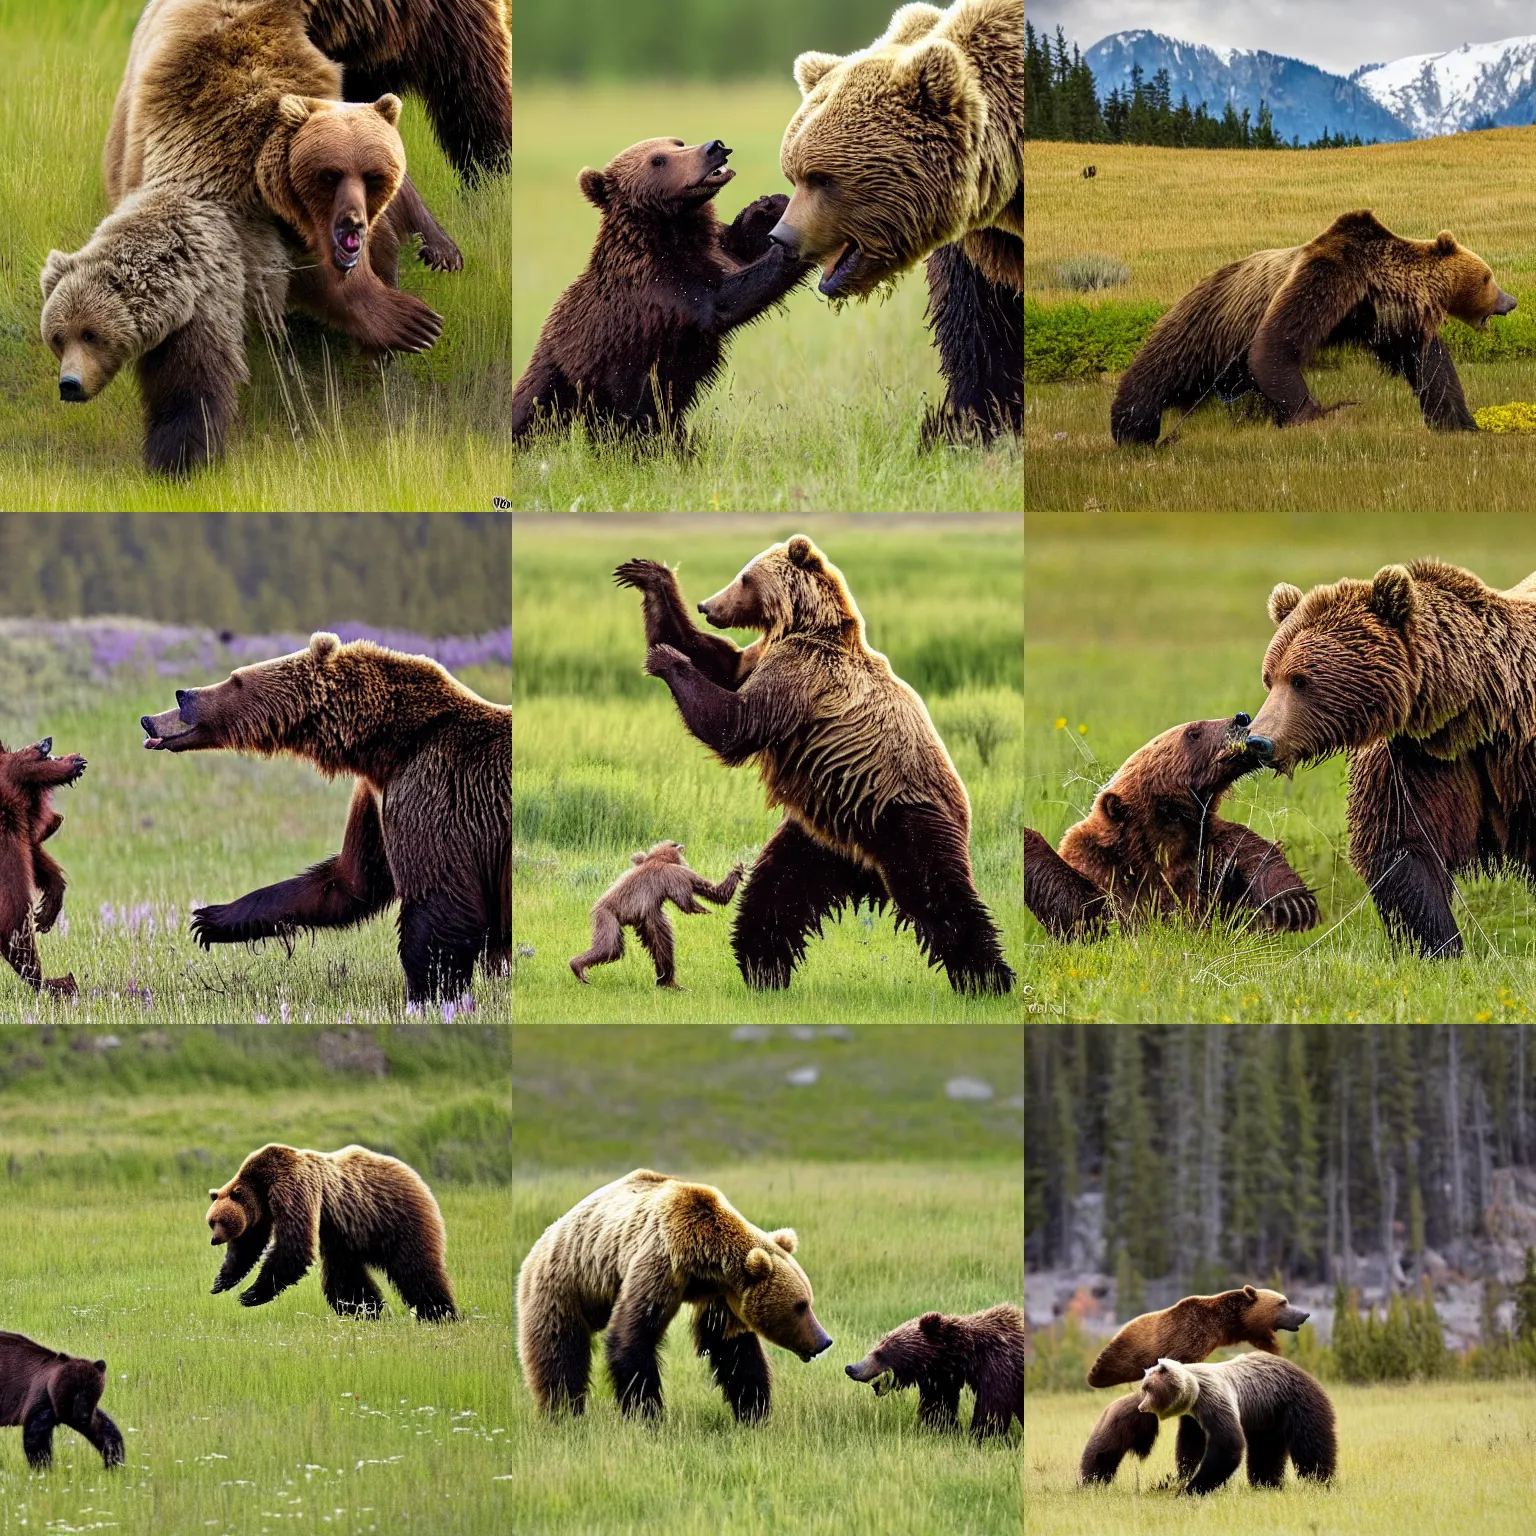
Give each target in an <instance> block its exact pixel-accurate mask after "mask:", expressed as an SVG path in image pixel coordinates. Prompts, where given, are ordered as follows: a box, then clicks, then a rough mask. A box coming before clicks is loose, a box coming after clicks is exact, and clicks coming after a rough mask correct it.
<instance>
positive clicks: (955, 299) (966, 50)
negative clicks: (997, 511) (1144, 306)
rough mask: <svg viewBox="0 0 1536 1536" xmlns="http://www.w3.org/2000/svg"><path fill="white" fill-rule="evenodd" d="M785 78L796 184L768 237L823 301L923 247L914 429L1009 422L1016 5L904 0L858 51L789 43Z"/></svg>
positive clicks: (880, 277)
mask: <svg viewBox="0 0 1536 1536" xmlns="http://www.w3.org/2000/svg"><path fill="white" fill-rule="evenodd" d="M795 83H796V84H797V85H798V86H799V87H800V94H801V96H802V97H803V98H804V99H803V100H802V102H801V104H800V109H799V111H797V112H796V113H795V115H794V117H793V118H792V119H791V120H790V123H789V126H788V127H787V128H786V129H785V130H784V142H783V144H782V146H781V148H780V151H779V163H780V165H781V166H782V168H783V171H784V174H785V176H787V177H788V178H789V180H790V181H792V182H793V183H794V184H795V192H794V196H793V197H792V198H791V199H790V201H789V206H788V207H787V208H786V209H785V210H784V217H783V218H782V219H781V220H780V221H779V223H778V225H777V226H776V227H775V229H774V231H773V238H774V239H775V240H777V241H780V242H781V243H782V244H783V245H784V246H785V247H786V248H787V249H789V250H790V251H792V252H793V253H794V254H795V255H796V256H797V257H798V258H800V259H801V260H808V261H818V262H821V263H822V265H823V267H824V275H823V277H822V279H821V284H820V286H821V291H822V292H823V293H824V294H826V295H827V296H828V297H829V298H832V299H833V300H840V299H847V298H865V297H867V296H868V295H869V294H871V293H873V292H875V291H877V290H878V289H879V288H881V287H882V285H884V284H887V283H889V282H890V281H891V280H892V279H893V278H895V277H896V276H897V275H898V274H900V273H901V272H904V271H905V270H906V269H907V268H908V267H910V266H912V265H913V264H914V263H915V262H917V261H919V260H920V259H921V258H922V257H924V256H927V257H928V317H929V324H930V325H931V326H932V328H933V333H934V337H935V340H936V341H937V342H938V347H939V362H940V366H941V368H942V370H943V373H944V381H945V384H946V386H947V396H946V399H945V401H944V405H943V406H942V408H940V409H939V410H938V411H934V412H930V413H929V416H928V419H927V420H926V421H925V422H924V424H923V439H924V441H925V442H927V441H931V440H932V439H934V438H935V437H937V436H946V437H956V438H962V437H968V436H980V437H981V438H984V439H985V438H991V437H993V436H994V435H995V434H996V433H998V432H999V431H1005V430H1007V431H1013V432H1021V431H1022V430H1023V427H1024V152H1023V140H1024V7H1023V6H1022V5H1020V4H1019V0H955V4H953V5H951V6H950V7H949V9H948V10H947V11H941V10H939V9H938V8H937V7H935V6H932V5H923V4H914V5H904V6H902V7H901V8H900V9H899V10H898V11H897V12H896V13H895V15H893V16H892V17H891V24H890V26H889V27H888V28H887V29H886V32H885V35H884V36H883V37H880V38H877V39H876V40H875V41H874V42H873V43H871V44H870V46H869V47H868V48H866V49H864V50H863V51H862V52H859V53H853V54H849V55H848V57H847V58H838V57H837V56H836V55H835V54H830V53H802V54H801V55H800V57H799V58H797V59H796V60H795ZM930 253H931V254H930Z"/></svg>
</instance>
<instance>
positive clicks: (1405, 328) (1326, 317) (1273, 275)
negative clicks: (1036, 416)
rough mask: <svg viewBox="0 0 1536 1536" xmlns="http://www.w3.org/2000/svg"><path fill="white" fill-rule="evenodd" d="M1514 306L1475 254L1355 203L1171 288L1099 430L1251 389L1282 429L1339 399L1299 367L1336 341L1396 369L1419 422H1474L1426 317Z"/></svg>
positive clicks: (1152, 425)
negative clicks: (1305, 235) (1282, 242)
mask: <svg viewBox="0 0 1536 1536" xmlns="http://www.w3.org/2000/svg"><path fill="white" fill-rule="evenodd" d="M1514 307H1515V300H1514V299H1513V298H1512V297H1511V296H1510V295H1509V294H1507V293H1505V292H1504V291H1503V290H1502V289H1501V288H1500V287H1499V285H1498V284H1497V283H1496V282H1495V281H1494V280H1493V272H1492V270H1491V269H1490V268H1489V266H1488V264H1487V262H1485V261H1484V260H1483V259H1482V258H1481V257H1480V256H1477V255H1475V254H1473V252H1471V251H1469V250H1466V249H1464V248H1463V247H1462V246H1460V245H1458V244H1457V243H1456V240H1455V238H1454V237H1453V236H1452V235H1450V234H1448V233H1446V232H1445V231H1442V232H1441V233H1440V234H1438V235H1436V236H1435V238H1434V239H1433V240H1405V239H1403V238H1402V237H1401V236H1399V235H1394V234H1393V233H1392V231H1391V230H1390V229H1388V228H1387V227H1386V226H1385V225H1384V224H1382V223H1381V222H1380V221H1379V220H1378V219H1377V218H1376V216H1375V215H1374V214H1373V213H1371V211H1370V210H1369V209H1366V208H1362V209H1360V210H1359V211H1357V212H1355V213H1345V214H1340V216H1339V217H1338V218H1336V219H1335V220H1334V221H1333V223H1332V224H1330V225H1329V226H1328V228H1327V229H1325V230H1324V231H1323V232H1322V234H1320V235H1319V236H1318V237H1317V238H1316V239H1315V240H1310V241H1308V242H1307V244H1305V245H1298V246H1293V247H1291V248H1289V249H1287V250H1275V251H1257V252H1255V253H1254V254H1253V255H1252V256H1247V257H1245V258H1244V259H1243V260H1242V261H1235V262H1233V263H1231V264H1230V265H1229V266H1225V267H1222V268H1221V269H1220V270H1219V271H1216V272H1213V273H1212V274H1211V275H1210V276H1209V277H1207V278H1204V279H1202V280H1201V281H1200V282H1199V283H1197V284H1196V285H1195V287H1194V288H1192V289H1191V290H1190V291H1189V292H1188V293H1187V294H1185V296H1184V297H1183V298H1182V299H1180V300H1179V302H1178V303H1177V304H1175V305H1174V306H1173V308H1172V309H1170V310H1169V311H1168V313H1167V314H1166V315H1164V316H1163V317H1162V319H1161V320H1159V321H1158V322H1157V324H1156V325H1155V326H1153V327H1152V333H1151V335H1149V336H1148V337H1147V339H1146V341H1145V342H1143V343H1142V346H1141V350H1140V351H1139V352H1137V354H1136V356H1135V357H1134V358H1133V359H1132V360H1131V366H1130V367H1129V368H1127V369H1126V371H1125V372H1124V373H1123V374H1122V375H1121V377H1120V384H1119V387H1118V388H1117V389H1116V390H1115V398H1114V402H1113V403H1112V405H1111V406H1110V412H1109V424H1110V432H1111V434H1112V435H1113V437H1114V439H1115V441H1116V442H1117V443H1122V444H1123V443H1155V442H1156V441H1157V439H1158V434H1159V433H1160V432H1161V431H1162V420H1163V412H1164V411H1165V410H1168V409H1169V408H1170V407H1172V408H1174V409H1177V410H1181V411H1190V410H1193V409H1194V407H1195V406H1196V405H1198V404H1199V403H1200V402H1201V401H1202V400H1204V399H1205V398H1206V397H1207V396H1209V395H1213V394H1214V395H1218V396H1220V398H1222V399H1223V400H1235V399H1237V398H1239V397H1240V396H1242V395H1246V394H1249V393H1252V392H1255V391H1256V392H1257V393H1258V395H1259V398H1260V399H1261V400H1262V402H1263V404H1264V407H1265V409H1266V410H1267V411H1268V412H1269V414H1270V415H1271V416H1272V417H1273V418H1274V420H1275V421H1276V422H1277V423H1278V424H1279V425H1280V426H1282V427H1286V426H1293V425H1295V424H1296V423H1298V422H1304V421H1316V420H1318V418H1320V417H1322V416H1326V415H1327V414H1328V413H1329V412H1330V411H1335V410H1338V409H1339V406H1338V405H1333V406H1322V405H1319V404H1318V402H1317V400H1316V399H1314V398H1313V395H1312V392H1311V390H1310V389H1308V387H1307V381H1306V378H1305V377H1304V376H1303V373H1302V370H1303V369H1304V368H1306V367H1308V366H1309V365H1310V364H1311V362H1312V360H1313V358H1315V357H1316V356H1317V353H1318V351H1319V350H1320V349H1321V348H1323V347H1325V346H1343V345H1350V346H1360V347H1364V348H1366V349H1367V350H1368V351H1370V352H1372V353H1373V354H1374V355H1375V357H1376V360H1377V361H1378V362H1379V363H1380V364H1381V365H1382V367H1383V368H1385V369H1386V370H1387V371H1388V372H1389V373H1393V374H1396V375H1398V376H1399V377H1400V378H1403V379H1405V380H1406V381H1407V383H1408V387H1409V388H1410V389H1412V390H1413V392H1414V394H1415V395H1416V396H1417V397H1418V401H1419V406H1420V409H1421V410H1422V412H1423V415H1424V420H1425V422H1426V423H1427V424H1428V425H1429V426H1431V427H1435V428H1439V429H1442V430H1447V431H1465V432H1475V431H1476V430H1477V423H1476V422H1475V421H1473V419H1472V414H1471V412H1470V411H1468V409H1467V402H1466V399H1465V397H1464V396H1463V395H1462V392H1461V380H1460V379H1459V378H1458V377H1457V374H1456V365H1455V363H1453V362H1452V361H1451V354H1450V352H1449V351H1448V350H1447V348H1446V345H1445V343H1444V342H1443V341H1442V340H1441V339H1440V327H1441V326H1442V325H1444V324H1445V321H1446V318H1447V316H1454V317H1455V318H1456V319H1458V320H1464V321H1466V323H1467V324H1468V325H1474V326H1478V327H1482V326H1483V325H1485V324H1486V323H1487V321H1488V317H1489V316H1490V315H1507V314H1508V313H1509V312H1510V311H1511V310H1512V309H1513V308H1514ZM1341 403H1342V404H1349V403H1350V402H1348V401H1344V402H1341Z"/></svg>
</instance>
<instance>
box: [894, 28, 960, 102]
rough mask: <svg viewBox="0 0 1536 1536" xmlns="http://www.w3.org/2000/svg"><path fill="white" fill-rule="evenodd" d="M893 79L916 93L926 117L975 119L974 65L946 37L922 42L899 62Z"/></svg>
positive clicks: (897, 83) (898, 86)
mask: <svg viewBox="0 0 1536 1536" xmlns="http://www.w3.org/2000/svg"><path fill="white" fill-rule="evenodd" d="M893 80H894V83H895V85H896V87H897V89H898V90H900V91H902V92H904V93H907V94H910V95H912V96H915V98H916V105H917V110H918V111H919V112H920V113H922V115H923V116H924V117H931V118H938V119H946V118H950V119H963V120H965V121H966V122H973V121H974V119H975V115H976V103H975V100H974V98H973V88H972V84H971V68H970V65H969V64H967V63H966V61H965V58H964V56H963V55H962V54H961V52H960V50H959V49H958V48H956V47H955V45H954V44H953V43H947V42H945V41H944V40H943V39H942V38H939V39H935V40H933V41H931V42H926V43H919V44H918V45H917V46H916V47H915V48H914V49H913V50H912V51H911V53H909V54H908V55H907V56H906V57H905V58H904V59H902V60H901V61H900V63H898V64H897V66H896V69H895V71H894V74H893Z"/></svg>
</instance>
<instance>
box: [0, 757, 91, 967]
mask: <svg viewBox="0 0 1536 1536" xmlns="http://www.w3.org/2000/svg"><path fill="white" fill-rule="evenodd" d="M52 752H53V737H51V736H45V737H44V738H43V739H42V740H41V741H39V742H34V743H33V744H32V745H31V746H29V747H22V748H20V749H19V750H17V751H15V752H7V751H6V750H5V743H4V742H0V946H3V947H4V950H5V959H6V962H7V963H8V964H9V965H10V967H11V969H12V970H14V971H15V972H16V974H17V975H18V976H20V977H21V979H22V980H23V981H24V982H26V984H27V985H28V986H29V987H31V988H32V990H33V991H34V992H35V991H38V990H40V989H41V990H43V991H46V992H53V993H58V994H59V995H61V996H64V997H73V996H75V994H76V990H77V989H76V986H75V978H74V976H73V974H70V975H67V976H50V977H46V978H45V977H44V976H43V968H42V965H41V963H40V962H39V960H38V958H37V942H36V935H37V934H39V933H47V932H48V930H49V929H50V928H52V927H53V925H54V923H55V922H56V921H57V919H58V916H59V913H60V912H62V911H63V910H64V885H65V881H64V871H63V870H62V869H60V868H59V865H58V863H57V861H56V860H55V859H53V858H52V857H51V856H50V855H49V853H48V852H47V850H46V849H45V848H44V847H43V844H44V843H45V842H47V840H48V839H49V838H50V837H52V836H53V834H54V833H55V832H57V831H58V830H59V828H60V827H62V826H63V825H64V818H63V817H62V816H61V815H60V814H59V813H58V812H57V811H56V810H54V808H53V802H52V794H53V791H54V790H55V789H59V788H62V787H63V786H65V785H68V784H73V783H75V781H76V780H77V779H79V777H80V775H81V774H82V773H84V772H85V769H86V762H85V759H84V758H83V757H81V756H80V755H79V753H72V754H71V755H70V756H68V757H54V756H52V755H51V754H52ZM34 901H35V902H36V909H35V910H34V906H33V903H34Z"/></svg>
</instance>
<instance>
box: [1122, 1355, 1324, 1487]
mask: <svg viewBox="0 0 1536 1536" xmlns="http://www.w3.org/2000/svg"><path fill="white" fill-rule="evenodd" d="M1127 1401H1129V1399H1127ZM1137 1402H1138V1405H1139V1407H1140V1409H1141V1412H1142V1413H1144V1414H1155V1415H1156V1416H1157V1418H1159V1419H1171V1418H1177V1419H1178V1420H1179V1438H1178V1441H1177V1443H1176V1444H1175V1447H1174V1461H1175V1464H1176V1465H1177V1467H1178V1472H1179V1479H1180V1481H1181V1482H1182V1484H1183V1487H1182V1489H1181V1492H1183V1493H1190V1494H1199V1493H1210V1492H1211V1491H1212V1490H1213V1489H1216V1488H1220V1487H1221V1485H1222V1484H1223V1483H1224V1482H1226V1480H1227V1479H1228V1478H1229V1477H1231V1476H1232V1474H1233V1473H1234V1472H1235V1471H1237V1469H1238V1467H1239V1466H1240V1465H1241V1463H1242V1460H1243V1452H1244V1451H1245V1450H1246V1451H1247V1453H1248V1481H1249V1482H1250V1483H1251V1484H1252V1485H1253V1486H1254V1487H1255V1488H1278V1487H1279V1486H1280V1485H1281V1483H1283V1482H1284V1481H1285V1463H1286V1458H1287V1457H1289V1458H1290V1461H1291V1464H1292V1465H1293V1466H1294V1467H1295V1468H1296V1475H1297V1476H1298V1477H1305V1478H1307V1479H1308V1480H1310V1481H1312V1482H1319V1483H1326V1482H1327V1481H1328V1480H1329V1479H1330V1478H1331V1477H1332V1476H1333V1469H1334V1467H1335V1465H1336V1464H1337V1462H1338V1438H1337V1435H1336V1433H1335V1430H1334V1420H1333V1404H1332V1403H1331V1402H1329V1400H1328V1394H1327V1393H1326V1392H1324V1391H1323V1389H1322V1388H1321V1387H1320V1386H1318V1384H1317V1383H1316V1382H1315V1381H1314V1380H1313V1379H1312V1378H1311V1377H1310V1376H1309V1375H1307V1373H1306V1372H1305V1371H1304V1370H1302V1369H1301V1367H1300V1366H1299V1365H1292V1364H1291V1362H1290V1361H1289V1360H1278V1359H1274V1358H1272V1357H1271V1356H1269V1355H1241V1356H1239V1357H1238V1358H1237V1359H1236V1360H1228V1361H1226V1362H1225V1363H1223V1364H1221V1365H1183V1364H1180V1362H1179V1361H1177V1360H1159V1361H1158V1362H1157V1364H1156V1365H1153V1366H1149V1367H1148V1368H1147V1373H1146V1376H1145V1377H1144V1378H1143V1379H1142V1384H1141V1396H1140V1397H1139V1398H1138V1399H1137Z"/></svg>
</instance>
